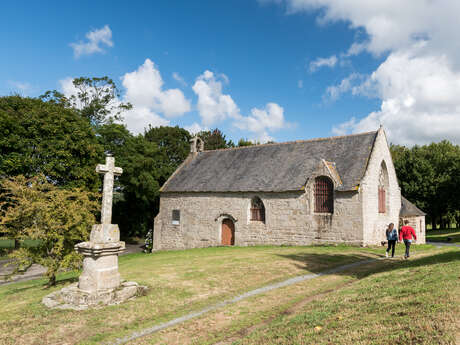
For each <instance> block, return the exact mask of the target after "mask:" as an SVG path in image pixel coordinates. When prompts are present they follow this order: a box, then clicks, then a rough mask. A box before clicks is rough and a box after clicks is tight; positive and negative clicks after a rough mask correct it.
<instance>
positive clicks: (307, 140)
mask: <svg viewBox="0 0 460 345" xmlns="http://www.w3.org/2000/svg"><path fill="white" fill-rule="evenodd" d="M377 132H378V131H369V132H363V133H355V134H347V135H338V136H333V137H324V138H313V139H304V140H292V141H284V142H281V143H266V144H259V145H249V146H238V147H227V148H223V149H214V150H204V151H202V152H200V153H206V152H216V151H230V150H241V149H248V148H254V147H261V146H275V145H286V144H297V143H308V142H315V141H325V140H331V139H342V138H347V137H356V136H360V135H368V134H371V133H377Z"/></svg>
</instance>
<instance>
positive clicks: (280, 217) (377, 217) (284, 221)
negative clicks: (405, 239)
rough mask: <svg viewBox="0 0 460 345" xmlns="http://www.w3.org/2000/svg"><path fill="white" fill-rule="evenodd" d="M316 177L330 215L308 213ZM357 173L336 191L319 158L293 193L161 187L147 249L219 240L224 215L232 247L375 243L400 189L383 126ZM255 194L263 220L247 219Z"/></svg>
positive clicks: (391, 218)
mask: <svg viewBox="0 0 460 345" xmlns="http://www.w3.org/2000/svg"><path fill="white" fill-rule="evenodd" d="M192 159H193V158H192ZM317 176H327V177H329V178H330V179H331V180H332V181H333V183H334V212H333V213H331V214H318V213H315V212H314V181H315V177H317ZM362 176H363V177H362V179H361V180H360V181H356V182H357V187H356V188H355V189H354V190H348V191H340V186H341V183H342V182H341V179H340V171H336V170H335V168H334V165H333V164H332V163H331V162H326V161H325V160H321V161H318V166H317V168H316V170H314V172H313V173H312V174H310V176H308V179H307V182H306V184H305V186H304V188H303V190H299V191H297V192H296V191H292V192H162V193H161V201H160V212H159V214H158V215H157V216H156V218H155V231H154V247H153V249H154V250H164V249H185V248H197V247H208V246H218V245H221V233H222V230H221V229H222V221H223V220H224V219H226V218H228V219H231V220H232V221H233V222H234V226H235V245H237V246H250V245H265V244H273V245H282V244H286V245H309V244H314V243H347V244H355V245H373V244H380V242H381V241H385V240H386V236H385V229H386V227H387V226H388V224H389V223H391V222H392V223H394V224H395V226H396V227H397V226H398V224H399V211H400V208H401V192H400V188H399V185H398V182H397V178H396V173H395V170H394V166H393V162H392V159H391V154H390V150H389V147H388V143H387V139H386V135H385V132H384V130H383V128H380V130H379V131H378V132H377V134H376V138H375V142H374V144H373V147H372V151H371V153H370V155H369V158H368V161H367V164H366V166H365V167H363V171H362ZM379 185H382V186H384V188H385V191H386V205H385V212H383V213H379V209H378V188H379ZM256 196H257V197H259V198H260V199H261V200H262V202H263V204H264V207H265V222H261V221H251V220H250V207H251V206H250V205H251V199H252V198H253V197H256ZM173 210H176V212H177V210H178V211H179V212H180V219H179V221H175V222H173V221H172V213H173ZM423 226H424V225H423Z"/></svg>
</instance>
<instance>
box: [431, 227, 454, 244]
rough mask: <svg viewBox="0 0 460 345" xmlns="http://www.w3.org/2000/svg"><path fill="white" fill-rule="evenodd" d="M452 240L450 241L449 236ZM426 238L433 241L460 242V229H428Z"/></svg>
mask: <svg viewBox="0 0 460 345" xmlns="http://www.w3.org/2000/svg"><path fill="white" fill-rule="evenodd" d="M448 237H450V238H451V240H450V241H448V240H447V238H448ZM425 238H426V240H427V241H431V242H449V243H457V244H460V229H447V230H427V231H426V237H425Z"/></svg>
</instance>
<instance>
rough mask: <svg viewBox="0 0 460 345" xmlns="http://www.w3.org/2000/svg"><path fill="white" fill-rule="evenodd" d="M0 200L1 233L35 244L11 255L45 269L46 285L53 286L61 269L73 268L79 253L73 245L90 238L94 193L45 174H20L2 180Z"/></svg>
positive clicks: (79, 263) (94, 200) (75, 265)
mask: <svg viewBox="0 0 460 345" xmlns="http://www.w3.org/2000/svg"><path fill="white" fill-rule="evenodd" d="M1 184H2V192H3V193H2V194H3V195H2V200H3V201H2V202H1V203H0V211H1V213H2V214H1V217H0V232H3V233H5V234H6V235H7V236H8V237H10V238H14V239H16V240H19V241H23V240H36V245H35V246H31V247H21V248H20V249H18V250H15V251H13V253H12V254H11V256H12V257H13V258H15V259H17V260H18V261H19V263H20V264H21V263H22V264H24V263H26V262H32V263H38V264H40V265H43V266H45V267H46V268H47V269H48V270H47V273H46V276H47V277H48V279H49V285H55V283H56V273H57V272H58V271H59V270H60V269H69V268H71V269H76V268H78V267H79V266H80V265H81V256H80V255H79V254H77V253H76V252H75V250H74V245H75V244H76V243H78V242H81V241H85V240H87V239H88V237H89V231H90V228H91V225H92V224H95V219H94V213H95V212H96V208H97V205H98V203H97V201H96V197H97V195H96V194H95V193H90V192H87V191H84V190H82V189H63V188H59V187H57V186H56V185H54V184H51V183H49V182H48V181H47V179H46V178H45V176H44V175H37V176H35V177H32V178H29V179H27V178H25V177H24V176H22V175H19V176H17V177H14V178H11V179H3V180H2V182H1Z"/></svg>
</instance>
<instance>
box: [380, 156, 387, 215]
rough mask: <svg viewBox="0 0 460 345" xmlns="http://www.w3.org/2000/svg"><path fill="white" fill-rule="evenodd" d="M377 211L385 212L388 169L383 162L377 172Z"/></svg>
mask: <svg viewBox="0 0 460 345" xmlns="http://www.w3.org/2000/svg"><path fill="white" fill-rule="evenodd" d="M378 190H379V192H378V193H379V213H386V212H387V207H386V204H387V195H386V193H387V190H388V170H387V166H386V164H385V162H382V164H381V165H380V173H379V188H378Z"/></svg>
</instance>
